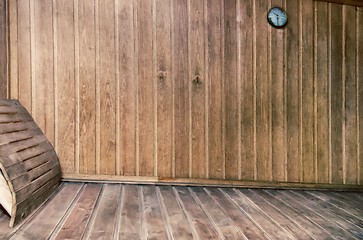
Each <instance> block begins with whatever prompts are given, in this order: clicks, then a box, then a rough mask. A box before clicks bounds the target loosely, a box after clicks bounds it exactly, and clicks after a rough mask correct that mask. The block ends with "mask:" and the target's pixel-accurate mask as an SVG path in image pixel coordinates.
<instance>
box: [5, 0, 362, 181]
mask: <svg viewBox="0 0 363 240" xmlns="http://www.w3.org/2000/svg"><path fill="white" fill-rule="evenodd" d="M272 6H280V7H282V8H284V9H285V10H286V12H287V14H288V17H289V21H288V24H287V26H286V27H285V28H282V29H275V28H273V27H272V26H270V25H268V22H267V21H266V17H263V16H265V15H266V14H267V11H268V10H269V8H270V7H272ZM40 13H42V14H40ZM261 16H262V17H261ZM44 19H47V21H45V20H44ZM361 21H362V13H361V8H358V7H354V6H350V5H342V4H334V3H327V2H325V1H313V0H307V1H305V0H289V1H285V0H271V1H262V0H248V1H242V0H236V1H234V0H233V1H227V0H220V1H217V2H215V3H214V2H213V3H211V2H210V1H206V0H196V1H191V0H183V1H176V0H168V1H166V2H165V1H159V0H156V1H140V0H125V1H121V2H118V1H112V0H107V1H100V0H99V1H95V0H92V1H85V0H78V1H75V2H73V4H72V3H69V2H62V1H59V0H56V1H49V0H45V1H39V2H38V1H29V2H27V3H24V2H21V1H19V2H13V1H12V2H11V3H10V5H9V50H10V52H9V53H10V58H9V64H10V66H9V76H10V83H11V84H10V87H11V89H10V93H11V94H10V95H11V97H13V98H16V99H20V101H22V103H23V104H24V105H25V106H26V107H27V108H28V109H29V110H30V111H32V114H33V116H34V117H35V119H36V120H37V121H39V124H40V126H41V127H42V128H43V130H45V132H46V134H47V136H48V137H49V138H50V139H51V140H52V143H54V144H55V147H56V148H57V150H59V153H60V161H61V163H62V170H63V172H64V173H65V174H66V176H72V178H74V177H75V176H77V175H78V177H79V179H85V178H90V177H94V178H95V179H101V178H102V179H105V178H107V177H106V176H108V178H109V179H110V180H112V179H115V178H117V179H133V181H134V179H137V177H139V180H140V181H143V179H144V177H147V179H148V181H149V180H150V179H153V181H160V182H171V181H178V179H179V180H180V181H182V182H183V183H185V181H186V180H187V179H190V181H192V182H195V179H200V182H205V181H207V180H208V181H214V180H225V181H226V183H228V181H232V182H233V181H238V180H240V181H241V184H244V183H245V182H246V181H247V182H250V181H256V184H261V183H262V182H264V181H267V182H268V183H273V182H275V183H276V182H278V184H281V183H286V184H287V183H290V184H291V185H294V184H298V183H301V184H307V185H309V184H310V185H311V184H320V185H319V186H323V185H324V184H330V183H331V184H333V185H339V186H340V185H341V184H348V185H349V186H350V185H351V184H361V182H362V178H363V173H362V172H363V171H362V169H363V166H362V162H363V161H362V160H361V152H362V150H361V146H362V144H361V142H362V141H361V138H362V131H361V129H362V127H361V126H362V123H361V120H360V119H361V116H362V110H361V108H362V105H363V104H362V100H361V99H362V97H361V96H362V93H361V89H362V84H361V76H362V73H361V67H360V66H361V64H362V62H363V61H362V60H361V58H362V51H361V49H362V48H361V47H360V45H361V44H360V43H361V39H362V37H361V35H362V32H363V31H362V26H363V24H362V23H361ZM17 117H18V116H12V117H11V118H12V120H14V119H16V118H17ZM5 118H7V117H4V116H3V115H1V114H0V119H3V120H4V119H5ZM87 175H88V177H87ZM97 176H98V177H97ZM212 179H214V180H212ZM310 185H309V186H310Z"/></svg>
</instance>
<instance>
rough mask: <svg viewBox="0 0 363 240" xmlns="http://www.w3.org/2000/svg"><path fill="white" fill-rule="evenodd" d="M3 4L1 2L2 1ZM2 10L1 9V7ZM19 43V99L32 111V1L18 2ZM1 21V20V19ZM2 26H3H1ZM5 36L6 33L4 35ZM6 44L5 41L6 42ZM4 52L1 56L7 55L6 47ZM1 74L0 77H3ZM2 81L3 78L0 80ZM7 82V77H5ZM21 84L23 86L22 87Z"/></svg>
mask: <svg viewBox="0 0 363 240" xmlns="http://www.w3.org/2000/svg"><path fill="white" fill-rule="evenodd" d="M1 2H5V1H1ZM0 4H1V3H0ZM0 11H1V9H0ZM4 12H5V10H4ZM18 14H19V17H18V44H19V46H21V47H20V48H18V59H19V61H18V71H19V72H18V74H19V75H18V76H19V80H18V84H19V86H15V87H18V88H19V90H18V92H19V95H18V96H19V98H18V99H19V101H20V102H21V103H22V104H23V106H24V107H25V108H26V109H27V110H28V111H29V112H31V110H32V108H31V107H32V79H31V64H32V63H31V42H30V1H29V2H28V3H27V4H25V3H21V4H18ZM0 21H1V20H0ZM0 28H1V26H0ZM1 31H2V30H1ZM4 33H5V29H4ZM3 36H4V37H5V35H3ZM1 41H2V40H1V39H0V47H2V46H3V45H2V44H3V43H2V42H1ZM4 44H5V42H4ZM1 52H2V53H4V54H2V55H1V56H4V57H6V54H5V53H6V49H4V51H1ZM4 67H6V63H4V65H2V68H4ZM2 74H5V72H4V73H3V72H1V74H0V75H1V76H5V75H2ZM1 76H0V78H1ZM0 81H1V80H0ZM5 82H6V79H5ZM20 86H21V87H20ZM0 88H1V89H2V90H6V87H5V86H4V88H3V87H0ZM2 90H0V95H1V91H2ZM4 97H6V95H4Z"/></svg>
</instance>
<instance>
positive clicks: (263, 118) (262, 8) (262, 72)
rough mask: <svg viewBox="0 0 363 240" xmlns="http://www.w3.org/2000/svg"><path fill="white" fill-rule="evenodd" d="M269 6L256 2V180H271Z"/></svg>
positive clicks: (263, 0) (260, 0)
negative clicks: (267, 16) (267, 17)
mask: <svg viewBox="0 0 363 240" xmlns="http://www.w3.org/2000/svg"><path fill="white" fill-rule="evenodd" d="M268 7H269V4H268V2H267V1H265V0H256V4H255V11H256V19H254V21H255V24H256V32H255V34H256V36H255V37H256V46H255V49H256V50H255V63H254V64H256V65H255V67H256V68H255V70H254V71H255V77H256V79H255V81H256V96H255V97H256V126H257V127H256V146H258V150H257V151H256V153H257V155H256V167H257V168H256V170H257V172H256V177H257V179H258V180H262V181H267V180H271V179H272V163H271V156H270V146H271V142H270V131H271V129H270V118H271V116H270V109H269V107H270V83H269V81H270V79H269V72H268V59H269V58H268V57H269V45H268V43H269V42H268V41H269V39H268V28H267V27H268V25H267V24H268V22H267V21H266V19H264V18H261V17H260V16H265V15H266V14H267V11H268Z"/></svg>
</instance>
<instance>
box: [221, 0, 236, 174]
mask: <svg viewBox="0 0 363 240" xmlns="http://www.w3.org/2000/svg"><path fill="white" fill-rule="evenodd" d="M236 6H237V2H236V1H235V0H232V1H224V26H223V27H224V63H223V64H224V76H223V79H224V87H225V88H224V96H225V101H224V106H225V107H224V109H225V112H224V114H225V116H224V117H225V171H226V173H225V177H226V179H238V172H239V169H238V139H239V138H238V108H239V106H238V87H237V86H238V83H237V11H236Z"/></svg>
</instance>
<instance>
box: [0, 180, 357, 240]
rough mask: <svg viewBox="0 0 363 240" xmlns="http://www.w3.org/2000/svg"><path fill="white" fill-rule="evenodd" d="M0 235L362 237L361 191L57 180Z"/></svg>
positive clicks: (4, 220) (2, 217) (0, 216)
mask: <svg viewBox="0 0 363 240" xmlns="http://www.w3.org/2000/svg"><path fill="white" fill-rule="evenodd" d="M8 221H9V217H8V216H7V215H6V214H4V212H1V211H0V239H16V240H19V239H37V240H38V239H48V238H50V239H363V193H353V192H323V191H288V190H251V189H234V188H201V187H171V186H154V185H143V186H139V185H125V184H91V183H88V184H83V183H63V184H62V185H61V186H60V187H59V189H58V190H57V192H56V193H55V194H54V195H53V196H52V197H51V199H50V200H49V201H48V202H47V203H46V204H44V205H43V206H41V207H40V208H39V209H38V210H37V211H36V212H35V213H34V214H33V215H31V216H30V217H29V218H28V219H27V220H26V221H24V222H23V223H22V224H21V225H20V226H17V227H16V228H14V229H10V228H8V227H7V224H8Z"/></svg>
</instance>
